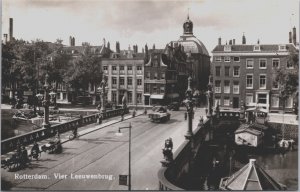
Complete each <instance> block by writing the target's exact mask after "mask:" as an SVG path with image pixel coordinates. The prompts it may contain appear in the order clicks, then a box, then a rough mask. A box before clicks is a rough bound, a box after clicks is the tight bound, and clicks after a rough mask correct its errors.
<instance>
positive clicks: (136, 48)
mask: <svg viewBox="0 0 300 192" xmlns="http://www.w3.org/2000/svg"><path fill="white" fill-rule="evenodd" d="M138 52H139V50H138V46H137V45H135V53H138Z"/></svg>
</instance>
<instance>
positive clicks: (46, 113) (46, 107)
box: [37, 74, 50, 128]
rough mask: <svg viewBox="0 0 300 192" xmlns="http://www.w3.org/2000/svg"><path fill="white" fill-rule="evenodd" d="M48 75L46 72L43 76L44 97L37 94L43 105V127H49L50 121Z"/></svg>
mask: <svg viewBox="0 0 300 192" xmlns="http://www.w3.org/2000/svg"><path fill="white" fill-rule="evenodd" d="M48 79H49V75H48V74H46V76H45V84H44V90H45V93H44V97H43V95H42V94H37V97H38V98H39V99H40V100H42V99H44V100H43V101H42V105H43V106H44V121H43V127H44V128H49V127H50V123H49V105H50V98H49V97H50V95H49V90H50V85H49V83H48Z"/></svg>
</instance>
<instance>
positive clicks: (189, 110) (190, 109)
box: [184, 77, 194, 139]
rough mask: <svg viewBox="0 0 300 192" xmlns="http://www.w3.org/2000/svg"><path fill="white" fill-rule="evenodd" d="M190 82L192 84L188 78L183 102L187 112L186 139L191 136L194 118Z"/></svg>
mask: <svg viewBox="0 0 300 192" xmlns="http://www.w3.org/2000/svg"><path fill="white" fill-rule="evenodd" d="M191 82H192V78H191V77H189V78H188V88H187V90H186V92H185V95H186V99H185V100H184V103H185V106H186V110H187V114H188V130H187V133H186V134H185V138H186V139H190V138H191V137H192V136H193V128H192V126H193V124H192V123H193V122H192V121H193V116H194V109H193V108H194V106H193V101H192V96H193V93H192V92H193V91H192V89H191Z"/></svg>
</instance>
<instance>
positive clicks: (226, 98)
mask: <svg viewBox="0 0 300 192" xmlns="http://www.w3.org/2000/svg"><path fill="white" fill-rule="evenodd" d="M229 105H230V101H229V97H225V98H224V106H229Z"/></svg>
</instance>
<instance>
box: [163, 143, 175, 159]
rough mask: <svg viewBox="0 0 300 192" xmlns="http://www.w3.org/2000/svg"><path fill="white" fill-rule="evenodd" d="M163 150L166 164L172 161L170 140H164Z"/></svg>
mask: <svg viewBox="0 0 300 192" xmlns="http://www.w3.org/2000/svg"><path fill="white" fill-rule="evenodd" d="M162 150H163V155H164V159H165V160H166V161H168V162H170V161H173V152H172V150H173V141H172V138H169V139H166V140H165V148H164V149H162Z"/></svg>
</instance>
